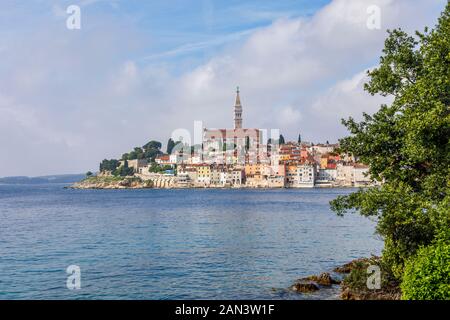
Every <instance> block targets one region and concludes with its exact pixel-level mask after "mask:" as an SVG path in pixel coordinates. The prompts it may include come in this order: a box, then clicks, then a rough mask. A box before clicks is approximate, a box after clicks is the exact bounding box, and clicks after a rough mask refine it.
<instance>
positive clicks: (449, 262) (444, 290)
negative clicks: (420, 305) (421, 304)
mask: <svg viewBox="0 0 450 320" xmlns="http://www.w3.org/2000/svg"><path fill="white" fill-rule="evenodd" d="M401 289H402V292H403V296H402V298H403V299H405V300H450V244H449V242H448V241H446V242H444V241H440V242H438V243H437V244H435V245H432V246H428V247H424V248H422V249H420V250H418V252H417V255H416V256H415V257H413V258H411V259H410V260H409V261H408V262H407V263H406V266H405V273H404V275H403V281H402V284H401Z"/></svg>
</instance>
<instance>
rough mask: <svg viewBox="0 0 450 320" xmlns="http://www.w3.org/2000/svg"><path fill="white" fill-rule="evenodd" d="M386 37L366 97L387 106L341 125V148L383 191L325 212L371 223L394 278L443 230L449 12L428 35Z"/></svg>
mask: <svg viewBox="0 0 450 320" xmlns="http://www.w3.org/2000/svg"><path fill="white" fill-rule="evenodd" d="M388 33H389V35H388V38H387V39H386V42H385V48H384V50H383V56H382V57H381V60H380V66H379V67H378V68H376V69H374V70H373V71H371V72H368V74H369V77H370V81H369V83H367V84H366V85H365V89H366V90H367V91H368V92H369V93H371V94H372V95H375V94H381V95H383V96H391V97H393V103H392V104H391V105H389V106H388V105H382V106H381V108H380V110H379V111H378V112H376V113H375V114H374V115H368V114H364V119H363V121H361V122H356V121H355V120H354V119H352V118H349V119H348V120H343V124H344V125H345V126H346V127H347V128H348V130H349V131H350V133H351V135H350V136H349V137H346V138H344V139H342V140H340V143H341V148H342V150H343V151H344V152H350V153H352V154H354V155H355V156H357V157H359V159H360V161H361V162H363V163H366V164H368V165H369V167H370V169H369V172H370V176H371V177H372V178H373V179H375V180H378V181H380V182H381V181H382V182H383V184H382V185H381V187H376V188H369V189H364V190H359V191H358V192H356V193H352V194H350V195H348V196H341V197H338V198H337V199H336V200H334V201H332V202H331V207H332V209H333V210H334V211H336V212H337V213H338V214H344V213H345V212H347V211H349V210H354V209H356V210H357V211H359V212H360V213H361V214H362V215H364V216H375V217H377V218H378V224H377V232H378V233H379V234H380V235H382V236H383V238H384V240H385V247H384V251H383V260H384V262H386V264H387V265H388V266H389V267H390V269H391V271H392V272H393V274H394V276H396V277H397V278H401V277H402V274H403V271H404V265H405V261H407V260H408V259H409V258H410V257H412V256H414V255H415V254H416V252H417V250H418V249H419V247H422V246H428V245H430V244H431V243H432V242H433V241H434V240H435V239H436V238H438V237H439V235H441V234H442V233H448V232H449V228H450V214H449V211H448V203H449V195H448V190H449V186H450V157H449V154H450V150H449V137H450V116H449V115H450V112H449V110H450V109H449V108H450V4H448V5H447V7H446V9H445V11H444V12H443V14H442V16H441V18H440V19H439V23H438V24H437V26H436V28H435V29H434V30H432V31H431V32H429V31H428V30H427V29H425V32H424V33H419V32H418V33H417V34H416V35H417V37H412V36H409V35H407V34H406V33H405V32H403V31H402V30H400V29H399V30H393V31H388Z"/></svg>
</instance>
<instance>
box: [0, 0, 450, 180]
mask: <svg viewBox="0 0 450 320" xmlns="http://www.w3.org/2000/svg"><path fill="white" fill-rule="evenodd" d="M445 4H446V0H367V1H366V0H314V1H309V0H278V1H267V0H250V1H236V0H227V1H213V0H195V1H194V0H171V1H167V0H148V1H142V0H109V1H108V0H78V1H77V0H59V1H57V0H28V1H15V0H3V1H2V4H1V10H0V176H16V175H28V176H38V175H47V174H65V173H83V172H86V171H88V170H90V171H97V169H98V164H99V162H100V161H101V160H102V159H105V158H108V159H109V158H119V157H120V156H121V155H122V154H123V153H125V152H128V151H130V150H132V149H133V148H134V147H136V146H142V145H144V144H145V143H146V142H148V141H150V140H158V141H161V142H162V143H163V144H166V142H167V140H168V138H169V137H170V136H171V135H172V133H173V132H174V131H176V130H177V129H180V128H184V129H186V130H188V131H190V132H192V134H194V133H193V130H194V121H196V120H197V121H202V122H203V125H204V126H205V127H208V128H230V127H232V126H233V104H234V99H235V90H236V86H239V87H240V90H241V101H242V105H243V119H244V121H243V125H244V127H249V128H260V129H267V130H270V129H279V130H280V131H281V133H282V134H283V135H284V136H285V138H286V140H296V139H297V137H298V135H299V133H300V134H301V135H302V139H303V140H307V141H312V142H325V141H327V140H328V141H330V142H336V141H337V140H338V139H339V138H341V137H343V136H345V135H346V134H347V132H346V129H345V128H344V127H343V126H342V124H341V121H340V119H342V118H347V117H349V116H353V117H355V118H357V119H358V118H359V117H360V116H361V114H362V112H368V113H374V112H376V111H377V109H378V108H379V106H380V104H382V103H389V99H386V98H383V97H379V96H374V97H372V96H370V95H368V94H367V93H365V92H364V90H363V85H364V83H365V82H367V80H368V79H367V76H366V72H367V70H370V69H372V68H374V67H376V66H377V64H378V61H379V57H380V55H381V54H382V52H381V50H382V48H383V44H384V40H385V38H386V34H387V33H386V30H387V29H394V28H398V27H401V28H402V29H404V30H406V31H408V32H410V33H413V32H414V31H415V30H423V29H424V27H425V26H430V27H433V26H434V25H435V24H436V22H437V18H438V17H439V14H440V12H441V11H442V10H443V9H444V6H445ZM70 5H77V6H79V7H80V12H81V16H80V18H81V19H80V21H81V24H80V27H81V28H80V29H68V28H67V24H66V21H67V19H68V18H69V17H70V15H71V14H68V13H67V12H66V9H67V7H69V6H70ZM374 5H375V6H377V7H378V8H379V9H380V11H379V12H380V15H379V17H380V25H379V26H380V28H369V27H368V25H367V22H368V20H369V21H372V22H373V11H371V9H370V8H373V6H374ZM368 8H369V11H368Z"/></svg>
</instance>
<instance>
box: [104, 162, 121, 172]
mask: <svg viewBox="0 0 450 320" xmlns="http://www.w3.org/2000/svg"><path fill="white" fill-rule="evenodd" d="M119 164H120V163H119V161H118V160H116V159H111V160H107V159H105V160H103V161H102V162H101V163H100V172H104V171H114V170H116V168H117V167H118V166H119Z"/></svg>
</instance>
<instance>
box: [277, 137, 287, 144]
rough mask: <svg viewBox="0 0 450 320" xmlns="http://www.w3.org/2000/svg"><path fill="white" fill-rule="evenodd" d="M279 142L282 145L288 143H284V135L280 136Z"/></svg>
mask: <svg viewBox="0 0 450 320" xmlns="http://www.w3.org/2000/svg"><path fill="white" fill-rule="evenodd" d="M278 142H279V144H280V145H281V144H285V143H286V141H284V137H283V135H282V134H280V140H279V141H278Z"/></svg>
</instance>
